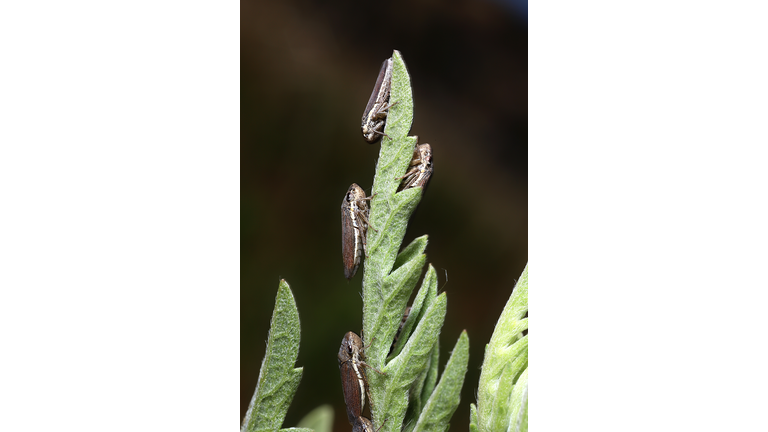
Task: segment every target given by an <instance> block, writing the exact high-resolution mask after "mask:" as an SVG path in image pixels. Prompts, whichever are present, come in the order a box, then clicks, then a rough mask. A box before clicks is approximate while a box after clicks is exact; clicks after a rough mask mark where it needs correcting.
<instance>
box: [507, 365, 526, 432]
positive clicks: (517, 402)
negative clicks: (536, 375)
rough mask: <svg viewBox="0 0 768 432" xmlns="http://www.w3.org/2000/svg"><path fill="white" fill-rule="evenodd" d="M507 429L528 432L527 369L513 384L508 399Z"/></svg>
mask: <svg viewBox="0 0 768 432" xmlns="http://www.w3.org/2000/svg"><path fill="white" fill-rule="evenodd" d="M510 411H511V413H510V414H511V415H510V416H509V422H510V423H509V427H508V428H507V430H508V431H511V432H526V431H527V430H528V369H527V368H526V369H525V372H523V373H522V375H520V378H519V379H518V380H517V383H515V388H514V390H513V391H512V397H511V399H510Z"/></svg>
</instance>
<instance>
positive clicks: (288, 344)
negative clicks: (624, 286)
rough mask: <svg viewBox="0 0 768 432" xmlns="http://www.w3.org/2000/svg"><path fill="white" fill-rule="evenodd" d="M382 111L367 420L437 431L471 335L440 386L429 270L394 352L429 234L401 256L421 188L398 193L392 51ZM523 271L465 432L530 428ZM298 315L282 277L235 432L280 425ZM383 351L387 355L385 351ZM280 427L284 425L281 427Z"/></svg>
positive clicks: (438, 313) (322, 421)
mask: <svg viewBox="0 0 768 432" xmlns="http://www.w3.org/2000/svg"><path fill="white" fill-rule="evenodd" d="M392 60H393V74H392V87H391V96H390V100H391V101H394V102H396V104H395V105H394V106H392V107H391V108H390V111H389V115H388V118H387V125H386V129H385V133H386V136H385V137H384V138H383V139H382V143H381V150H380V152H379V160H378V163H377V166H376V175H375V178H374V184H373V191H372V193H373V194H374V195H375V196H374V198H373V200H372V202H371V211H370V215H369V220H370V222H371V226H372V227H374V228H375V229H369V230H368V248H367V249H368V256H367V258H366V260H365V264H364V272H363V335H362V336H363V338H364V341H365V343H366V349H365V355H366V361H367V363H368V364H369V365H370V366H372V367H373V368H376V369H377V370H379V371H381V372H383V373H382V374H378V373H374V372H368V374H367V377H368V384H369V390H370V393H369V394H370V400H369V406H370V407H371V413H372V415H371V417H372V418H371V420H372V422H373V424H374V426H375V428H376V429H378V428H380V427H381V428H382V429H381V431H383V432H389V431H397V432H399V431H401V430H403V431H406V432H417V431H444V430H447V429H448V427H449V421H450V418H451V416H452V415H453V413H454V412H455V411H456V408H457V407H458V405H459V401H460V398H459V394H460V391H461V387H462V385H463V383H464V376H465V374H466V371H467V363H468V361H469V337H468V336H467V333H466V331H464V332H462V333H461V335H460V337H459V339H458V341H457V342H456V344H455V346H454V348H453V351H452V353H451V356H450V358H449V359H448V363H447V364H446V366H445V369H444V370H443V374H442V376H440V379H439V382H438V364H439V355H440V346H439V341H438V338H439V336H440V329H441V328H442V325H443V321H444V320H445V313H446V308H447V302H448V299H447V296H446V294H445V293H442V294H439V295H438V293H437V275H436V272H435V269H434V268H433V267H432V265H430V266H429V267H428V270H427V272H426V275H425V276H424V278H423V281H422V283H421V285H420V287H419V290H418V292H417V294H416V297H415V299H414V301H413V304H412V307H411V311H410V314H409V316H408V319H407V320H406V321H405V323H404V324H403V327H402V330H401V332H400V336H399V338H398V340H397V342H396V343H395V344H394V346H393V340H394V338H395V334H396V332H397V331H398V329H399V328H400V325H401V322H402V316H403V313H404V311H405V309H406V307H407V302H408V299H409V298H410V297H411V294H412V293H413V290H414V289H415V288H416V285H417V283H418V281H419V278H420V276H421V274H422V272H423V270H424V266H425V264H426V254H425V253H424V251H425V250H426V247H427V236H426V235H425V236H422V237H418V238H416V239H415V240H414V241H413V242H411V244H410V245H408V246H407V247H406V248H404V249H403V250H402V251H401V252H399V253H398V251H399V250H400V247H401V244H402V240H403V236H404V235H405V230H406V228H407V225H408V219H409V218H410V216H411V214H412V213H413V211H414V210H415V209H416V206H417V205H418V204H419V201H420V200H421V197H422V193H423V191H422V189H421V188H412V189H406V190H404V191H401V192H398V191H397V189H398V185H399V184H400V178H402V176H403V174H404V173H405V171H406V170H407V168H408V164H409V163H410V161H411V157H412V155H413V150H414V148H415V146H416V144H417V138H416V137H413V136H408V132H409V131H410V128H411V123H412V121H413V98H412V94H411V86H410V77H409V76H408V71H407V69H406V67H405V64H404V63H403V60H402V58H401V56H400V53H399V52H397V51H395V52H394V54H393V56H392ZM527 310H528V268H527V267H526V269H525V271H524V272H523V275H522V276H521V279H520V281H519V282H518V284H517V287H516V289H515V290H514V292H513V293H512V296H511V297H510V300H509V302H508V303H507V305H506V307H505V308H504V312H503V313H502V316H501V318H500V319H499V322H498V324H497V326H496V329H495V331H494V334H493V337H492V339H491V342H490V343H489V344H488V345H487V346H486V357H485V361H484V363H483V371H482V375H481V379H480V387H479V393H478V395H479V398H478V405H477V407H476V406H475V405H474V404H473V405H472V406H471V424H470V430H472V431H477V432H486V431H502V430H510V431H521V430H527V427H528V417H527V416H528V337H527V335H525V336H523V335H522V332H523V330H527V328H528V320H527V318H523V315H525V313H526V312H527ZM299 335H300V328H299V315H298V310H297V309H296V303H295V301H294V299H293V295H292V293H291V291H290V288H289V287H288V284H287V283H286V282H285V281H281V282H280V287H279V289H278V294H277V299H276V302H275V310H274V312H273V315H272V323H271V328H270V331H269V339H268V343H267V352H266V354H265V356H264V360H263V361H262V364H261V370H260V373H259V381H258V384H257V387H256V391H255V392H254V395H253V398H252V399H251V403H250V405H249V407H248V411H247V413H246V416H245V419H244V420H243V425H242V428H241V431H243V432H246V431H247V432H254V431H277V430H279V429H280V427H281V425H282V422H283V420H284V419H285V414H286V412H287V410H288V406H289V405H290V402H291V400H292V399H293V395H294V393H295V391H296V388H297V387H298V384H299V381H300V380H301V375H302V368H294V367H293V365H294V363H295V362H296V358H297V356H298V349H299ZM390 348H392V352H391V354H390ZM332 418H333V413H332V410H331V409H330V407H327V406H325V407H319V408H318V409H316V410H315V411H313V412H312V413H310V414H309V415H308V416H307V417H305V419H304V420H302V422H300V424H299V428H292V429H290V430H293V431H296V430H301V431H311V430H313V429H314V430H318V431H319V430H330V426H331V423H332ZM284 430H286V429H284Z"/></svg>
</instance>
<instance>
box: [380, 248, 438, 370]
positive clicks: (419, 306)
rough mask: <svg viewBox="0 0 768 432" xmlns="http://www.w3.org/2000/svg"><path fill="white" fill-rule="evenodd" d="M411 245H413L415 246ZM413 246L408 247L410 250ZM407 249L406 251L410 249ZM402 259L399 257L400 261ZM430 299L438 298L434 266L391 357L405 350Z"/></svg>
mask: <svg viewBox="0 0 768 432" xmlns="http://www.w3.org/2000/svg"><path fill="white" fill-rule="evenodd" d="M425 237H426V236H423V237H419V238H418V239H416V240H419V239H421V238H425ZM416 240H414V241H413V243H416ZM413 243H411V245H413ZM410 247H411V246H408V248H410ZM408 248H406V249H408ZM399 259H400V257H398V260H399ZM427 297H429V298H430V300H433V299H434V298H435V297H437V273H436V272H435V268H434V267H432V264H430V265H429V269H428V270H427V274H426V276H424V280H423V281H422V282H421V288H419V292H418V293H416V298H415V299H414V300H413V304H412V305H411V313H410V315H408V319H407V320H405V325H404V326H403V330H402V331H401V332H400V338H399V339H398V340H397V343H396V344H395V349H394V350H392V354H390V357H392V358H394V357H395V356H397V355H398V354H400V351H402V350H403V347H404V346H405V343H406V342H407V341H408V338H409V337H410V336H411V332H412V331H413V329H414V327H416V323H418V322H419V320H421V316H422V312H423V311H425V310H426V309H427V308H428V307H429V305H431V304H432V302H431V301H430V302H429V304H428V305H427V307H424V302H425V299H426V298H427Z"/></svg>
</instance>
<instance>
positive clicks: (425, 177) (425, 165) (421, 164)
mask: <svg viewBox="0 0 768 432" xmlns="http://www.w3.org/2000/svg"><path fill="white" fill-rule="evenodd" d="M432 169H433V168H432V146H430V145H429V144H426V143H425V144H420V145H418V146H416V149H414V150H413V158H412V159H411V163H410V164H409V165H408V171H407V172H406V173H405V175H404V176H402V177H400V178H401V179H403V181H402V182H400V186H399V187H398V189H397V190H398V192H399V191H402V190H406V189H410V188H414V187H420V188H422V189H425V188H426V187H427V184H428V183H429V179H430V178H431V177H432Z"/></svg>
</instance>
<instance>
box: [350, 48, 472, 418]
mask: <svg viewBox="0 0 768 432" xmlns="http://www.w3.org/2000/svg"><path fill="white" fill-rule="evenodd" d="M392 61H393V64H392V86H391V92H390V101H391V102H393V103H394V105H393V106H392V107H391V108H390V110H389V114H388V116H387V124H386V129H385V133H386V136H385V137H383V138H382V140H381V150H380V151H379V160H378V163H377V165H376V175H375V178H374V182H373V190H372V194H374V195H375V196H374V199H373V200H372V201H371V212H370V216H369V220H370V222H371V225H372V226H373V227H375V228H376V230H372V229H369V230H368V254H369V256H368V257H367V258H366V260H365V265H364V273H363V335H364V340H365V342H366V344H367V345H368V346H367V348H366V350H365V355H366V359H367V360H366V361H367V362H368V364H370V365H371V366H373V367H375V368H377V369H378V370H380V371H382V372H383V373H384V374H377V373H368V384H369V388H370V396H371V400H370V406H371V413H372V416H371V417H372V418H371V420H372V421H373V424H374V426H375V427H377V428H378V427H380V426H382V424H383V429H382V430H383V431H398V432H399V431H400V430H405V431H423V430H429V431H441V430H446V429H447V428H448V426H449V423H448V422H449V420H450V418H451V416H452V415H453V413H454V411H455V410H456V408H457V407H458V404H459V393H460V391H461V386H462V384H463V382H464V375H465V373H466V371H467V362H468V360H469V338H468V336H467V334H466V332H463V333H462V334H461V336H460V337H459V340H458V341H457V342H456V345H455V347H454V349H453V352H452V355H451V358H450V359H449V360H448V364H447V365H446V368H445V370H444V371H443V376H442V377H441V378H440V382H439V383H438V380H437V379H438V369H437V368H438V363H439V351H440V349H439V343H438V337H439V336H440V329H441V328H442V325H443V321H444V320H445V313H446V307H447V302H448V299H447V296H446V294H445V293H443V294H440V295H438V294H437V276H436V273H435V269H434V268H433V267H432V266H431V265H430V266H429V269H428V271H427V273H426V275H425V277H424V280H423V282H422V283H421V286H420V288H419V291H418V293H417V295H416V298H415V300H414V302H413V305H412V309H411V312H410V315H409V317H408V319H407V321H406V322H405V326H404V327H403V330H402V332H401V334H400V337H399V339H398V341H397V344H396V346H395V349H394V351H393V352H392V355H391V356H389V357H388V353H389V351H390V347H391V345H392V341H393V339H394V337H395V333H396V332H397V330H398V328H399V326H400V323H401V319H402V316H403V313H404V311H405V308H406V307H407V302H408V299H409V298H410V297H411V294H412V293H413V290H414V289H415V288H416V284H417V282H418V281H419V278H420V276H421V274H422V272H423V270H424V265H425V264H426V259H427V257H426V254H425V253H424V251H425V249H426V247H427V236H422V237H419V238H417V239H415V240H414V241H413V242H412V243H411V244H410V245H408V246H407V247H406V248H405V249H403V250H402V252H400V253H398V251H399V250H400V247H401V244H402V241H403V236H404V235H405V230H406V228H407V226H408V219H409V218H410V216H411V214H412V213H413V211H414V210H415V209H416V206H417V205H418V204H419V201H420V200H421V197H422V193H423V191H422V189H421V188H412V189H406V190H404V191H401V192H397V189H398V186H399V184H400V179H401V178H402V176H403V175H404V174H405V172H406V170H407V168H408V164H409V163H410V161H411V158H412V156H413V150H414V148H415V147H416V144H417V138H416V137H415V136H408V132H409V131H410V129H411V123H412V122H413V97H412V93H411V84H410V77H409V76H408V71H407V69H406V67H405V64H404V63H403V59H402V57H401V56H400V53H399V52H397V51H395V52H394V53H393V55H392ZM385 420H386V422H385Z"/></svg>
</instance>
